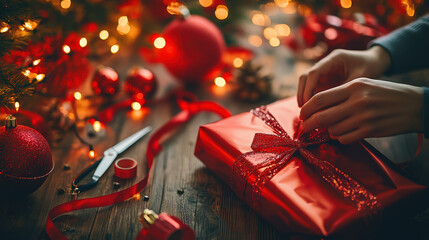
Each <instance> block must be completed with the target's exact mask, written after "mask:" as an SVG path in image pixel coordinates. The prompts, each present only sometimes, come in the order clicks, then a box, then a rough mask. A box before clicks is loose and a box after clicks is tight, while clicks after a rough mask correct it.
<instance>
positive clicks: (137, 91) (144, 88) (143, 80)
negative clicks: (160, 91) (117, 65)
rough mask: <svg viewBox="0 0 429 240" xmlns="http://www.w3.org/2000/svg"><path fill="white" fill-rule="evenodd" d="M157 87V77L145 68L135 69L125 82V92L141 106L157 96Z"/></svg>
mask: <svg viewBox="0 0 429 240" xmlns="http://www.w3.org/2000/svg"><path fill="white" fill-rule="evenodd" d="M157 86H158V84H157V79H156V77H155V75H154V74H153V73H152V72H151V71H150V70H148V69H145V68H133V69H132V70H131V71H130V74H129V75H128V77H127V79H126V80H125V92H127V93H128V95H129V96H130V97H131V98H132V99H133V100H134V101H136V102H139V103H141V104H143V103H144V102H146V100H147V99H149V98H151V97H152V96H153V95H154V94H155V92H156V89H157Z"/></svg>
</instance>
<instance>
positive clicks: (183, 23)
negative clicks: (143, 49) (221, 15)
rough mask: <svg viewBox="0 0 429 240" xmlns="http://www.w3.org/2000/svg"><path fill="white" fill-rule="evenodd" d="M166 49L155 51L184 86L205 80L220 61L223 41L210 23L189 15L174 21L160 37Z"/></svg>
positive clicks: (223, 46) (223, 47)
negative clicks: (163, 40)
mask: <svg viewBox="0 0 429 240" xmlns="http://www.w3.org/2000/svg"><path fill="white" fill-rule="evenodd" d="M161 37H162V38H164V39H165V46H163V47H162V48H159V49H158V48H157V49H155V54H156V55H157V56H158V59H159V61H160V62H161V63H163V64H164V66H165V67H166V68H167V69H168V70H169V71H170V72H171V73H172V74H173V75H174V76H176V77H177V78H179V80H180V81H182V82H185V83H190V82H194V83H195V82H200V81H204V80H206V76H207V75H208V74H209V73H210V72H211V71H212V70H214V69H215V67H216V66H218V64H219V63H220V61H221V58H222V54H223V52H224V50H225V40H224V39H223V36H222V33H221V32H220V30H219V29H218V28H217V27H216V26H215V25H214V24H213V23H212V22H210V21H209V20H207V19H205V18H203V17H200V16H196V15H192V16H188V17H185V18H184V19H176V20H174V21H172V22H171V23H170V24H168V25H167V27H166V28H165V30H164V32H163V33H162V35H161Z"/></svg>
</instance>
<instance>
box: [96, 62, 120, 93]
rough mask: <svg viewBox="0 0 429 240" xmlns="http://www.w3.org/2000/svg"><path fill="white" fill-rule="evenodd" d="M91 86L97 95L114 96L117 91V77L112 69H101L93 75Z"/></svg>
mask: <svg viewBox="0 0 429 240" xmlns="http://www.w3.org/2000/svg"><path fill="white" fill-rule="evenodd" d="M91 85H92V89H93V90H94V93H95V94H97V95H114V94H115V93H116V92H117V91H118V89H119V76H118V74H117V73H116V71H115V70H113V69H112V68H109V67H102V68H99V69H98V70H97V71H96V72H95V73H94V77H93V79H92V82H91Z"/></svg>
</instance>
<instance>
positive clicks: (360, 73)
mask: <svg viewBox="0 0 429 240" xmlns="http://www.w3.org/2000/svg"><path fill="white" fill-rule="evenodd" d="M389 66H390V57H389V54H388V53H387V52H386V51H385V50H384V49H383V48H382V47H380V46H374V47H372V48H370V49H368V50H365V51H351V50H342V49H340V50H335V51H333V52H331V53H330V54H329V55H328V56H326V57H325V58H323V59H322V60H320V61H319V62H317V63H316V64H315V65H314V66H313V67H312V68H310V69H309V70H308V71H307V72H306V73H304V74H303V75H301V76H300V78H299V84H298V95H297V98H298V99H297V100H298V106H300V107H302V105H304V103H306V102H307V101H308V100H309V99H310V98H311V97H312V96H313V95H314V94H315V93H316V92H320V91H321V90H325V89H328V88H331V87H335V86H338V85H340V84H342V83H345V82H349V81H351V80H353V79H356V78H359V77H368V78H378V77H380V76H381V75H382V74H383V73H384V72H385V71H386V70H387V69H388V67H389Z"/></svg>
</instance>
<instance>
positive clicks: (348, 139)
mask: <svg viewBox="0 0 429 240" xmlns="http://www.w3.org/2000/svg"><path fill="white" fill-rule="evenodd" d="M365 137H367V130H366V129H365V128H363V127H362V128H357V129H354V130H352V131H350V132H348V133H345V134H344V135H341V136H337V137H334V138H336V139H337V140H338V141H339V142H340V143H342V144H350V143H353V142H356V141H359V140H361V139H363V138H365Z"/></svg>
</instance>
